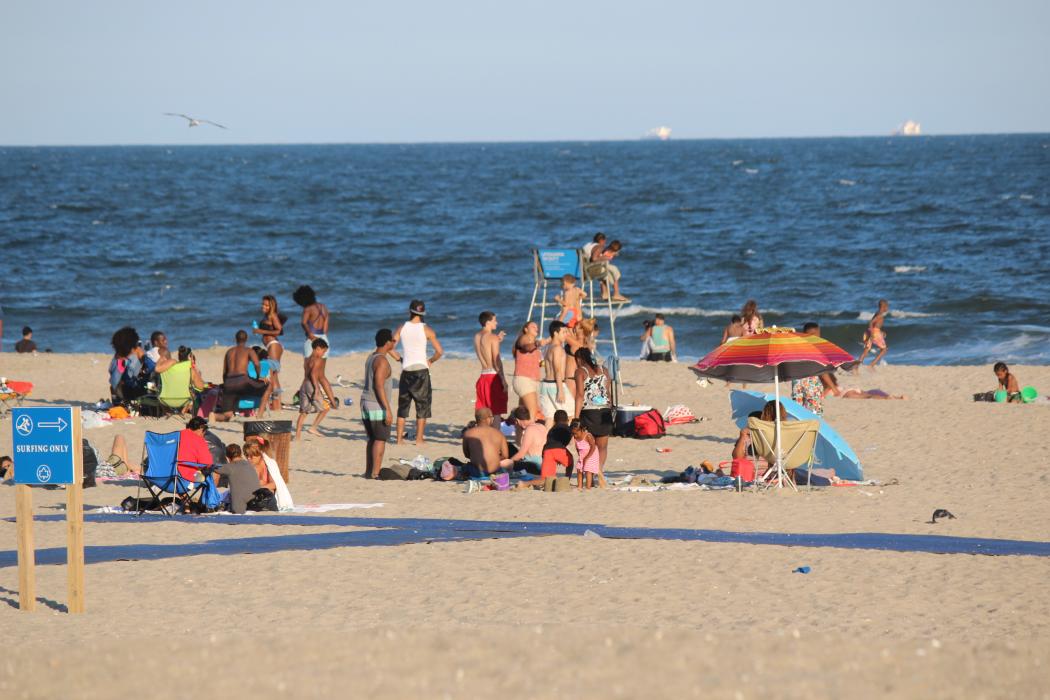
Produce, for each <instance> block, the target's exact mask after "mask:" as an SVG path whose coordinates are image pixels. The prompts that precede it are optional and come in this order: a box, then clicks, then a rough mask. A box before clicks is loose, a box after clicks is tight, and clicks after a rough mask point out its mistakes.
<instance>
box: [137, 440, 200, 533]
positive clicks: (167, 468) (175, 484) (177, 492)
mask: <svg viewBox="0 0 1050 700" xmlns="http://www.w3.org/2000/svg"><path fill="white" fill-rule="evenodd" d="M180 435H181V434H180V433H179V432H174V433H153V432H149V431H147V432H146V436H145V440H144V441H143V445H142V450H143V453H144V454H143V460H142V480H141V482H140V484H139V490H138V491H136V494H135V501H136V503H139V504H141V501H140V500H139V499H138V494H140V493H142V487H143V486H145V487H146V490H147V491H148V492H149V494H150V495H151V496H152V497H153V499H154V501H155V502H156V503H158V504H161V505H160V510H161V511H162V512H164V513H165V514H167V515H168V516H169V517H170V516H172V515H174V514H175V513H177V512H179V511H180V510H181V509H182V508H183V507H184V506H186V505H188V504H189V503H191V502H195V503H198V504H199V505H201V506H203V507H204V508H205V509H207V510H214V509H215V508H217V507H218V505H219V492H218V489H217V488H216V486H215V482H214V481H213V480H212V478H211V471H212V469H211V465H207V464H199V463H197V462H186V461H181V462H180V461H179V439H180ZM180 467H188V468H190V469H193V470H194V471H198V472H201V473H202V474H203V475H204V480H203V481H198V482H195V481H190V480H189V479H187V478H185V477H184V476H182V475H181V474H179V468H180ZM165 493H170V494H173V495H174V496H175V498H173V499H172V501H171V504H170V508H169V507H168V506H167V505H164V504H163V501H162V500H161V498H162V497H163V495H164V494H165ZM144 510H145V509H144V508H142V506H141V505H140V506H139V513H140V514H141V513H142V512H144Z"/></svg>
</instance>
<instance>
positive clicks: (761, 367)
mask: <svg viewBox="0 0 1050 700" xmlns="http://www.w3.org/2000/svg"><path fill="white" fill-rule="evenodd" d="M852 359H853V356H852V355H850V354H849V353H848V352H846V351H845V350H843V349H842V348H840V347H839V346H838V345H835V344H834V343H831V342H829V341H827V340H824V339H823V338H821V337H820V336H816V335H804V334H802V333H796V332H795V330H794V329H792V328H762V329H760V330H759V332H758V333H756V334H755V335H751V336H747V337H746V338H736V339H734V340H731V341H729V342H728V343H724V344H723V345H719V346H718V347H717V348H715V349H714V350H712V351H711V352H710V353H708V354H707V356H706V357H704V358H703V359H701V360H700V361H699V362H697V363H696V365H695V366H694V367H693V369H694V370H696V372H697V373H698V374H701V375H703V376H705V377H714V378H715V379H724V380H726V381H727V382H752V383H753V382H773V386H774V393H773V395H774V397H775V398H774V400H775V401H776V402H777V403H780V380H781V379H783V380H785V381H787V380H791V379H803V378H805V377H812V376H814V375H817V374H821V373H823V372H830V371H832V370H834V369H835V368H836V367H838V366H839V365H841V364H843V363H845V362H849V361H850V360H852ZM775 416H776V420H775V423H776V438H775V441H776V449H777V461H776V465H775V466H776V469H777V479H776V480H777V482H778V484H779V485H780V487H781V488H783V486H784V469H783V467H782V466H781V455H780V411H777V412H776V413H775ZM792 487H794V484H792Z"/></svg>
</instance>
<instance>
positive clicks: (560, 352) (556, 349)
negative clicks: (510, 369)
mask: <svg viewBox="0 0 1050 700" xmlns="http://www.w3.org/2000/svg"><path fill="white" fill-rule="evenodd" d="M567 331H568V328H566V326H565V324H564V323H562V322H561V321H551V325H550V337H551V342H550V345H548V346H547V351H546V353H544V355H543V381H542V382H541V383H540V411H541V412H542V413H543V416H544V420H545V422H546V424H547V428H552V427H553V426H554V412H555V411H558V410H562V411H565V412H566V413H568V414H569V415H573V411H574V409H575V401H574V399H573V397H574V394H573V392H572V391H569V389H568V388H566V386H565V379H566V375H565V363H566V359H567V356H566V353H565V334H566V332H567Z"/></svg>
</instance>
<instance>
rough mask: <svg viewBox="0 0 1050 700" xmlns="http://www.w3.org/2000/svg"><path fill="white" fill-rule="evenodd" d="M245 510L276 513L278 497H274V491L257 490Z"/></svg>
mask: <svg viewBox="0 0 1050 700" xmlns="http://www.w3.org/2000/svg"><path fill="white" fill-rule="evenodd" d="M244 508H245V510H251V511H256V512H261V511H276V510H277V497H276V496H274V495H273V491H271V490H270V489H255V491H254V492H253V493H252V498H251V500H250V501H248V504H247V505H246V506H245V507H244Z"/></svg>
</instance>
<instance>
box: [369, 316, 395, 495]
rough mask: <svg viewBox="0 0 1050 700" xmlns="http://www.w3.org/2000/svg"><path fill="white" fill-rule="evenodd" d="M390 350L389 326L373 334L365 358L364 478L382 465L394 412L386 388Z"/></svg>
mask: <svg viewBox="0 0 1050 700" xmlns="http://www.w3.org/2000/svg"><path fill="white" fill-rule="evenodd" d="M393 349H394V334H393V333H392V332H391V331H390V329H389V328H381V329H380V330H379V332H378V333H376V349H375V352H373V353H372V354H371V355H369V356H368V359H367V360H365V388H364V390H363V391H362V392H361V420H362V422H364V424H365V434H366V435H368V446H367V447H366V448H365V478H366V479H378V478H379V469H380V468H381V467H382V466H383V453H384V452H385V451H386V441H387V440H389V439H390V426H391V424H392V423H393V422H394V412H393V411H392V410H391V408H390V391H391V390H392V389H393V387H394V376H393V372H391V371H390V360H389V359H387V356H388V355H389V354H390V353H391V351H393Z"/></svg>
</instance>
